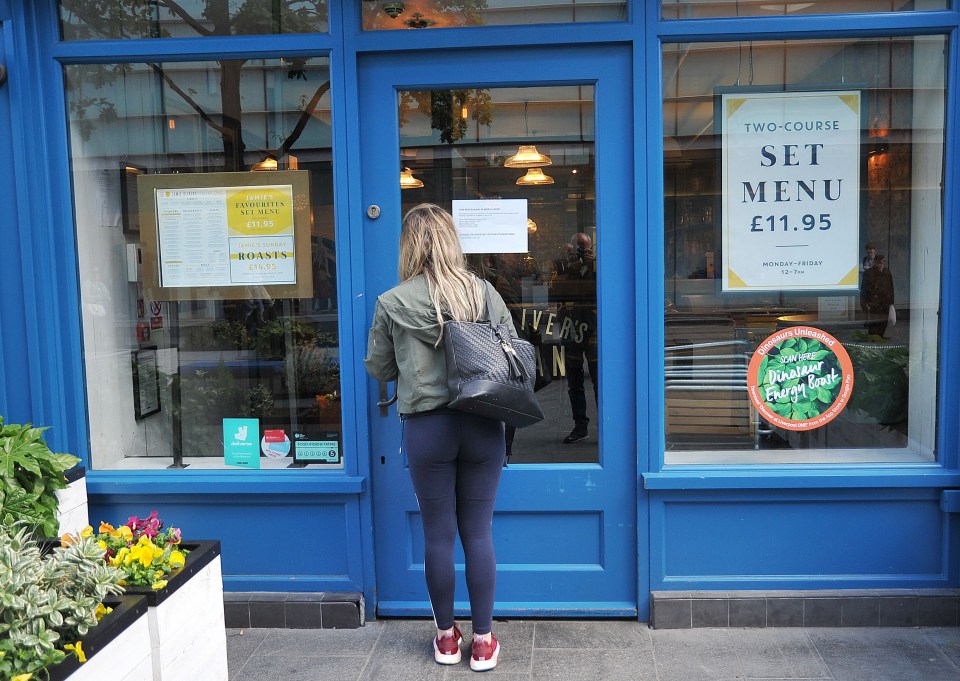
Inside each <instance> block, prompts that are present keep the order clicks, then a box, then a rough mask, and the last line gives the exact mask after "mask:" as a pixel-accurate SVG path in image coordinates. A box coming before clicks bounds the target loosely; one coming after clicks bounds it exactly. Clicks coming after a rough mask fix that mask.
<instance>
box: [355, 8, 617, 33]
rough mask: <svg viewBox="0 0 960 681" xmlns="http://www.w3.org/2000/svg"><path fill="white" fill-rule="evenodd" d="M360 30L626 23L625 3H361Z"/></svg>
mask: <svg viewBox="0 0 960 681" xmlns="http://www.w3.org/2000/svg"><path fill="white" fill-rule="evenodd" d="M361 16H362V19H363V30H365V31H403V30H410V29H421V28H458V27H463V26H517V25H526V24H573V23H582V22H589V21H626V19H627V3H626V1H625V0H558V1H557V2H523V1H522V0H404V1H402V2H394V1H388V2H384V1H382V0H362V15H361Z"/></svg>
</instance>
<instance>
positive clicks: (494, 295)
mask: <svg viewBox="0 0 960 681" xmlns="http://www.w3.org/2000/svg"><path fill="white" fill-rule="evenodd" d="M483 283H484V286H486V287H487V292H488V293H489V294H490V302H491V303H493V307H494V310H493V311H492V314H491V315H490V319H491V320H493V319H496V320H497V321H498V322H499V323H500V324H506V325H507V326H509V327H510V337H511V338H519V337H520V336H519V335H517V328H516V326H515V325H514V323H513V315H511V314H510V309H509V308H508V307H507V304H506V303H505V302H503V296H501V295H500V292H499V291H497V289H496V288H495V287H494V286H493V284H491V283H490V282H489V281H484V282H483Z"/></svg>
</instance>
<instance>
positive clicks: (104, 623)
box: [47, 595, 153, 681]
mask: <svg viewBox="0 0 960 681" xmlns="http://www.w3.org/2000/svg"><path fill="white" fill-rule="evenodd" d="M104 604H105V605H107V606H109V607H111V608H113V610H112V612H110V613H109V614H107V615H105V616H104V618H103V619H102V620H100V623H99V624H98V625H97V626H96V627H94V628H93V629H91V630H90V631H89V632H87V635H86V636H84V637H83V639H82V640H81V642H80V644H79V645H78V646H75V647H76V648H77V649H78V653H77V655H78V656H79V657H78V656H70V657H68V658H66V659H65V660H64V661H63V662H61V663H60V664H57V665H53V666H52V667H49V668H48V670H47V671H48V672H49V673H50V679H49V681H67V680H69V681H88V680H89V681H103V679H111V680H115V681H149V680H150V679H152V678H153V665H152V662H151V651H150V629H149V626H148V624H147V599H146V598H144V597H143V596H140V595H125V596H117V597H114V598H111V599H107V600H106V601H105V602H104ZM81 659H84V660H86V661H84V662H81Z"/></svg>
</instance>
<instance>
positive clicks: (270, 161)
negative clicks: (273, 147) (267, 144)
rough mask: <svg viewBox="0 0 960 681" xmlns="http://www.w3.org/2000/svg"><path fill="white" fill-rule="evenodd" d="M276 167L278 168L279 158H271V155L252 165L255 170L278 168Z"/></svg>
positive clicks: (251, 168) (251, 167)
mask: <svg viewBox="0 0 960 681" xmlns="http://www.w3.org/2000/svg"><path fill="white" fill-rule="evenodd" d="M276 169H277V159H275V158H270V157H269V156H267V157H266V158H265V159H263V160H262V161H260V162H259V163H254V164H253V165H252V166H250V170H253V171H256V170H276Z"/></svg>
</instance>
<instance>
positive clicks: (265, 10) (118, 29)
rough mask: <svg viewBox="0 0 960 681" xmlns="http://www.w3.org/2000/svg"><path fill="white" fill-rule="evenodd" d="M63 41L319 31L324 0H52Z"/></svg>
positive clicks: (323, 17)
mask: <svg viewBox="0 0 960 681" xmlns="http://www.w3.org/2000/svg"><path fill="white" fill-rule="evenodd" d="M57 5H58V7H59V9H60V33H61V36H62V37H63V39H64V40H107V39H126V38H198V37H199V38H203V37H207V36H225V35H275V34H278V33H320V32H325V31H326V30H327V0H229V2H228V1H227V0H223V1H222V2H209V0H58V2H57Z"/></svg>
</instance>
